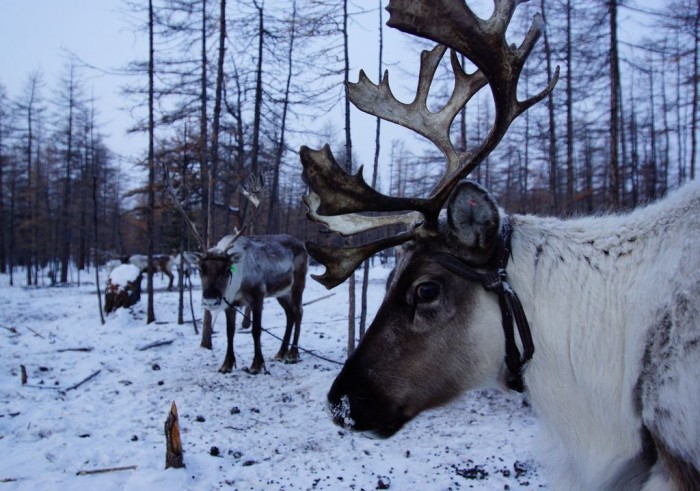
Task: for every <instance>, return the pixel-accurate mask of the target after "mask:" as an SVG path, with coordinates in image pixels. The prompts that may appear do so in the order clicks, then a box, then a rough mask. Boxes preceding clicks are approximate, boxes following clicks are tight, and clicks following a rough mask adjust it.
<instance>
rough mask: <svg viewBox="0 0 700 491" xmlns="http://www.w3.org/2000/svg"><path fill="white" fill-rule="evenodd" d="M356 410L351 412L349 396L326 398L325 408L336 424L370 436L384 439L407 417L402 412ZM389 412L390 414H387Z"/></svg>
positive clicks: (375, 409) (397, 429)
mask: <svg viewBox="0 0 700 491" xmlns="http://www.w3.org/2000/svg"><path fill="white" fill-rule="evenodd" d="M355 407H356V410H355V411H354V412H353V410H352V403H351V401H350V397H349V396H347V395H342V396H340V398H339V399H338V400H336V401H334V400H333V399H332V398H331V397H329V398H328V404H327V409H328V412H329V413H330V416H331V419H332V420H333V422H334V423H335V424H337V425H338V426H340V427H342V428H345V429H347V430H351V431H358V432H366V433H368V434H369V435H371V436H374V437H377V438H381V439H386V438H389V437H391V436H393V435H395V434H396V433H397V432H398V431H399V430H400V429H401V428H403V425H404V424H405V423H406V422H408V420H409V419H411V418H408V417H404V416H402V412H401V411H400V412H399V414H395V413H393V412H391V411H389V412H384V411H381V410H380V411H377V408H374V409H370V411H369V412H368V411H365V410H362V409H360V410H358V409H357V407H358V406H357V405H356V406H355ZM389 413H390V414H389Z"/></svg>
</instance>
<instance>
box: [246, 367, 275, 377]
mask: <svg viewBox="0 0 700 491" xmlns="http://www.w3.org/2000/svg"><path fill="white" fill-rule="evenodd" d="M244 370H245V372H246V373H249V374H251V375H260V374H261V373H264V374H265V375H270V372H268V371H267V368H265V365H262V366H260V367H254V366H251V367H250V368H244Z"/></svg>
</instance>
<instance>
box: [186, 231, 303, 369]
mask: <svg viewBox="0 0 700 491" xmlns="http://www.w3.org/2000/svg"><path fill="white" fill-rule="evenodd" d="M186 254H188V253H186ZM188 260H190V261H191V262H196V263H197V264H198V265H199V270H200V272H201V276H202V306H203V307H204V308H205V309H207V310H209V311H211V312H216V311H218V310H221V309H224V311H225V313H226V341H227V344H226V358H225V359H224V363H223V364H222V365H221V368H220V369H219V371H220V372H221V373H228V372H230V371H231V370H232V368H233V367H235V366H236V357H235V355H234V353H233V335H234V331H235V325H234V323H235V321H234V315H235V313H234V308H235V307H238V306H246V307H249V308H250V310H251V311H252V314H253V328H252V333H253V344H254V349H255V354H254V357H253V363H252V364H251V366H250V369H249V370H248V372H249V373H252V374H258V373H260V372H265V361H264V359H263V356H262V350H261V345H260V334H261V332H262V310H263V301H264V299H265V297H275V298H277V301H278V302H279V304H280V305H281V306H282V308H283V309H284V313H285V315H286V317H287V326H286V329H285V331H284V337H283V339H282V345H281V346H280V349H279V351H278V352H277V355H275V357H274V359H275V360H282V361H285V362H287V363H296V362H297V361H299V350H298V345H299V333H300V330H301V317H302V313H303V309H302V305H301V303H302V295H303V293H304V286H305V284H306V271H307V267H308V266H307V264H308V258H307V254H306V249H305V248H304V244H303V243H302V242H301V241H299V240H297V239H295V238H294V237H291V236H289V235H262V236H250V237H243V236H240V235H227V236H226V237H224V238H222V239H221V240H220V241H219V243H218V244H217V245H216V246H214V247H212V248H211V249H209V250H208V251H207V252H206V253H204V254H195V255H190V257H189V258H188ZM292 327H294V337H293V339H291V347H290V345H289V343H290V338H291V334H292Z"/></svg>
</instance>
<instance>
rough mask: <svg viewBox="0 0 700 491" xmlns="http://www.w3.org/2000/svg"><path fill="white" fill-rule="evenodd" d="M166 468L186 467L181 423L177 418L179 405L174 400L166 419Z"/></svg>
mask: <svg viewBox="0 0 700 491" xmlns="http://www.w3.org/2000/svg"><path fill="white" fill-rule="evenodd" d="M165 447H166V448H165V468H166V469H168V468H170V467H174V468H175V469H178V468H180V467H185V461H184V459H183V456H182V441H181V440H180V423H178V419H177V406H176V405H175V401H173V403H172V405H171V406H170V414H168V419H166V420H165Z"/></svg>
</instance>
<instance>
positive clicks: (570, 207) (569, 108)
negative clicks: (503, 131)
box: [550, 0, 576, 215]
mask: <svg viewBox="0 0 700 491" xmlns="http://www.w3.org/2000/svg"><path fill="white" fill-rule="evenodd" d="M571 9H572V6H571V0H567V2H566V63H567V67H566V211H567V213H568V214H569V215H570V214H572V213H573V211H574V181H575V179H576V178H575V173H574V108H573V106H574V101H573V99H574V95H573V83H574V82H573V71H574V70H573V68H574V67H573V64H574V60H573V54H572V41H571V35H572V32H571V30H572V28H573V27H572V25H571ZM550 96H551V94H550Z"/></svg>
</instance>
